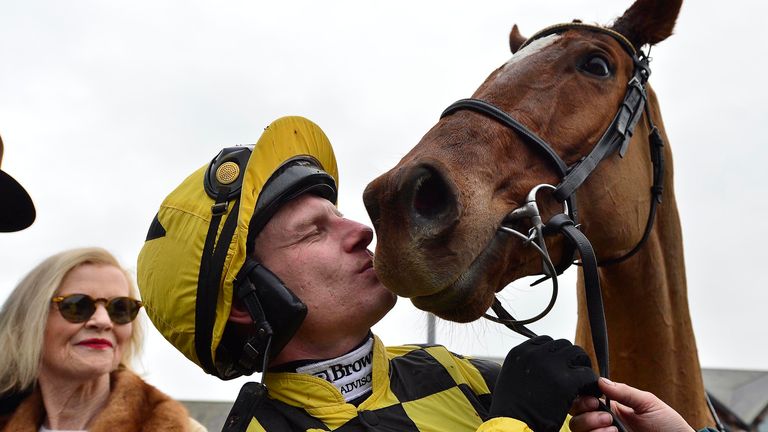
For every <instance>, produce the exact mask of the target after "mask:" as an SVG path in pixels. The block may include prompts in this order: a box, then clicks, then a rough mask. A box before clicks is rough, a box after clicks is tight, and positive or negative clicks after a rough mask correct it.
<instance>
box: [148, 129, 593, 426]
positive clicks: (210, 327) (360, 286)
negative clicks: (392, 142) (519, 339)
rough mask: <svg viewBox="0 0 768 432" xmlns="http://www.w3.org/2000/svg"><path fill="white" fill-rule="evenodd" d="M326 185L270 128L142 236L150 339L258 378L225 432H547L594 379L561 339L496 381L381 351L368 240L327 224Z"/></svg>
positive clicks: (488, 370) (316, 163)
mask: <svg viewBox="0 0 768 432" xmlns="http://www.w3.org/2000/svg"><path fill="white" fill-rule="evenodd" d="M337 188H338V170H337V166H336V158H335V156H334V152H333V149H332V148H331V145H330V142H329V141H328V138H327V137H326V136H325V134H324V133H323V131H322V130H321V129H320V128H319V127H318V126H317V125H315V124H314V123H312V122H310V121H309V120H307V119H304V118H301V117H283V118H280V119H278V120H276V121H275V122H273V123H272V124H270V125H269V126H268V127H267V128H266V129H265V131H264V133H263V134H262V136H261V138H260V139H259V140H258V142H257V143H256V144H255V145H254V146H241V147H230V148H225V149H224V150H222V151H221V152H220V153H219V154H218V155H217V156H216V157H215V158H214V159H213V160H212V161H211V162H210V163H209V164H207V165H205V166H203V167H201V168H199V169H198V170H196V171H195V172H194V173H192V174H191V175H190V176H189V177H187V178H186V179H185V180H184V181H183V182H182V183H181V184H180V185H179V186H178V187H177V188H176V189H175V190H174V191H173V192H171V193H170V195H168V197H167V198H166V199H165V200H164V201H163V203H162V204H161V206H160V210H159V211H158V213H157V215H156V216H155V218H154V220H153V221H152V223H151V225H150V228H149V232H148V234H147V238H146V243H145V244H144V247H143V248H142V251H141V254H140V255H139V260H138V283H139V288H140V290H141V293H142V300H143V302H144V306H145V308H146V311H147V314H148V315H149V317H150V319H151V320H152V322H153V323H154V325H155V326H156V327H157V328H158V330H159V331H160V333H162V334H163V336H164V337H165V338H166V339H167V340H168V341H169V342H171V344H173V345H174V346H175V347H176V348H177V349H178V350H179V351H181V352H182V353H183V354H184V355H185V356H186V357H187V358H188V359H190V360H191V361H193V362H194V363H196V364H197V365H198V366H200V367H201V368H202V369H203V370H204V371H205V372H206V373H208V374H212V375H215V376H217V377H219V378H221V379H225V380H228V379H232V378H236V377H239V376H242V375H250V374H252V373H254V372H263V374H262V381H263V385H261V384H256V383H248V384H246V385H245V386H244V387H243V389H242V390H241V392H240V396H239V397H238V400H237V401H236V402H235V404H234V406H233V408H232V411H231V413H230V415H229V418H228V420H227V423H226V425H225V430H248V431H289V430H290V431H310V430H311V431H318V430H339V431H342V430H344V431H347V430H349V431H353V430H354V431H357V430H397V431H427V430H430V431H454V432H455V431H502V430H504V431H530V430H531V429H533V430H536V431H537V432H538V431H555V430H558V429H560V427H561V425H563V422H564V421H565V419H566V414H567V411H568V408H569V407H570V404H571V402H572V400H573V399H574V398H575V396H576V393H577V392H578V391H579V390H580V389H583V388H585V387H587V386H589V385H590V384H594V383H595V380H596V377H595V375H594V373H593V372H592V370H591V369H590V367H589V359H588V358H587V356H586V355H585V354H584V353H583V351H582V350H581V349H580V348H578V347H575V346H573V345H571V344H570V343H569V342H567V341H564V340H560V341H552V339H550V338H546V337H542V338H537V339H533V340H531V341H529V342H527V343H524V344H522V345H520V346H518V347H516V348H514V349H513V350H512V351H511V353H510V357H508V359H507V362H505V366H504V368H503V369H502V368H500V367H499V365H498V364H496V363H494V362H490V361H485V360H480V359H473V358H469V357H463V356H460V355H456V354H453V353H451V352H449V351H448V350H447V349H446V348H444V347H442V346H438V345H421V344H414V345H405V346H396V347H385V346H384V345H383V343H382V342H381V340H380V339H379V338H378V337H377V336H375V335H374V334H373V333H372V332H371V327H372V326H373V325H374V324H375V323H377V322H378V321H379V320H380V319H381V318H383V317H384V316H385V315H386V313H387V312H388V311H389V310H390V309H391V308H392V307H393V306H394V304H395V301H396V297H395V296H394V295H393V294H392V293H391V292H390V291H388V290H387V289H386V288H385V287H384V286H383V285H382V284H381V282H379V280H378V278H377V277H376V273H375V271H374V270H373V262H372V261H373V256H372V253H371V252H370V251H369V250H368V249H367V247H368V245H369V244H370V242H371V241H372V239H373V232H372V230H371V229H370V228H368V227H366V226H364V225H361V224H359V223H356V222H353V221H351V220H348V219H346V218H344V217H343V216H342V214H341V213H339V211H338V210H337V208H336V201H337V191H338V189H337ZM500 371H501V373H500ZM531 371H533V372H535V373H533V374H531ZM555 371H557V372H555ZM552 376H557V377H558V378H557V379H555V380H548V377H552ZM497 381H498V382H497ZM494 389H497V391H496V392H494ZM494 393H495V396H493V397H492V395H493V394H494ZM563 430H568V429H567V426H563Z"/></svg>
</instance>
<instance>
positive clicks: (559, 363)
mask: <svg viewBox="0 0 768 432" xmlns="http://www.w3.org/2000/svg"><path fill="white" fill-rule="evenodd" d="M591 365H592V362H591V361H590V360H589V356H587V353H585V352H584V350H583V349H581V348H580V347H578V346H576V345H573V344H571V343H570V342H568V341H567V340H565V339H558V340H556V341H553V340H552V338H551V337H549V336H537V337H535V338H533V339H530V340H527V341H525V342H523V343H522V344H520V345H518V346H516V347H514V348H512V350H510V351H509V354H507V358H506V359H505V360H504V365H503V366H502V367H501V373H500V374H499V377H498V379H497V380H496V388H495V389H494V391H493V400H492V401H491V409H490V417H512V418H515V419H518V420H520V421H524V422H525V423H526V424H527V425H528V427H530V428H531V429H533V430H534V431H536V432H550V431H555V432H556V431H558V430H560V427H561V426H562V425H563V422H564V421H565V416H566V414H568V410H570V408H571V404H572V403H573V401H574V399H576V396H577V395H581V394H589V395H593V396H599V395H600V391H599V390H598V388H597V376H596V375H595V372H594V371H593V370H592V367H591Z"/></svg>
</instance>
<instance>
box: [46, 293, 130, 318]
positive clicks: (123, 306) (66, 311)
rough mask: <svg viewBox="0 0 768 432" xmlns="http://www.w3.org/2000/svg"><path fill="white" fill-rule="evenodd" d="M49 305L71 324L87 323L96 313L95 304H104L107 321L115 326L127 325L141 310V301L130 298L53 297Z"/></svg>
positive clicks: (72, 295)
mask: <svg viewBox="0 0 768 432" xmlns="http://www.w3.org/2000/svg"><path fill="white" fill-rule="evenodd" d="M51 303H56V304H57V305H58V307H59V312H61V316H62V317H64V319H65V320H67V321H69V322H71V323H82V322H86V321H88V320H89V319H90V318H91V317H92V316H93V314H94V313H96V304H97V303H104V307H106V309H107V314H108V315H109V319H111V320H112V322H113V323H115V324H128V323H129V322H131V321H133V320H134V319H135V318H136V315H138V313H139V309H141V301H139V300H136V299H132V298H130V297H112V298H111V299H105V298H97V299H95V298H93V297H91V296H88V295H85V294H70V295H66V296H57V297H54V298H52V299H51Z"/></svg>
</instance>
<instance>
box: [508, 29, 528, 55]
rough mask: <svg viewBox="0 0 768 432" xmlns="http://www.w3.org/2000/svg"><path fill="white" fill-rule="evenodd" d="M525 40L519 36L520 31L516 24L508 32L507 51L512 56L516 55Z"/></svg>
mask: <svg viewBox="0 0 768 432" xmlns="http://www.w3.org/2000/svg"><path fill="white" fill-rule="evenodd" d="M525 40H526V38H525V37H524V36H523V35H521V34H520V29H518V28H517V24H515V25H513V26H512V31H511V32H509V50H510V51H512V54H514V53H516V52H517V50H519V49H520V46H522V45H523V42H525Z"/></svg>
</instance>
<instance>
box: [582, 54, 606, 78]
mask: <svg viewBox="0 0 768 432" xmlns="http://www.w3.org/2000/svg"><path fill="white" fill-rule="evenodd" d="M579 69H581V70H583V71H584V72H586V73H588V74H591V75H594V76H597V77H601V78H605V77H607V76H609V75H610V74H611V68H610V67H609V66H608V61H607V60H606V59H605V58H604V57H602V56H599V55H593V56H591V57H589V58H587V59H586V60H585V61H584V62H583V63H582V64H581V66H579Z"/></svg>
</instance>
